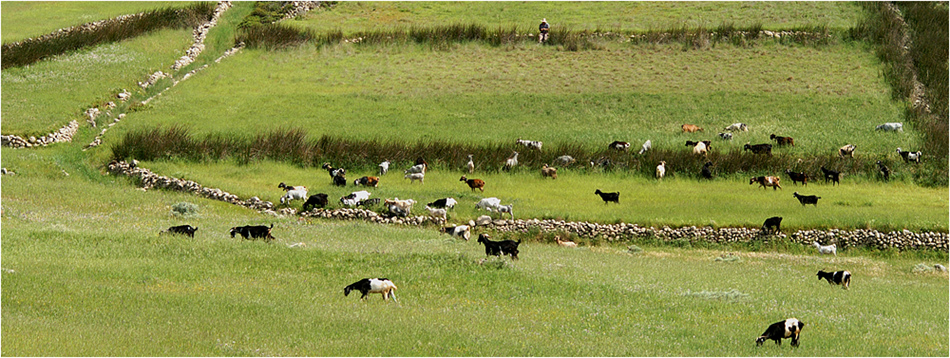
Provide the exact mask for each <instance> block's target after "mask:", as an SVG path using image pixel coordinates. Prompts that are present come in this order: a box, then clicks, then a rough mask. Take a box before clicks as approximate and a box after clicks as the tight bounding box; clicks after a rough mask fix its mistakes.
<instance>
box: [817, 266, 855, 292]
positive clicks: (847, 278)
mask: <svg viewBox="0 0 950 358" xmlns="http://www.w3.org/2000/svg"><path fill="white" fill-rule="evenodd" d="M821 279H825V280H827V281H828V284H829V285H841V286H842V287H841V288H843V289H845V290H847V289H848V288H849V287H851V273H850V272H848V271H834V272H825V271H821V270H818V280H819V281H820V280H821Z"/></svg>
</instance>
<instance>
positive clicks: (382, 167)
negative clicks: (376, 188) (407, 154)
mask: <svg viewBox="0 0 950 358" xmlns="http://www.w3.org/2000/svg"><path fill="white" fill-rule="evenodd" d="M389 164H391V163H390V162H389V159H386V160H384V161H383V162H382V163H379V176H383V175H386V173H388V172H389Z"/></svg>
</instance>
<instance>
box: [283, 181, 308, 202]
mask: <svg viewBox="0 0 950 358" xmlns="http://www.w3.org/2000/svg"><path fill="white" fill-rule="evenodd" d="M281 184H283V183H281ZM292 200H307V187H305V186H295V187H293V189H290V190H287V192H286V193H284V195H283V196H281V197H280V203H281V204H289V203H290V202H291V201H292Z"/></svg>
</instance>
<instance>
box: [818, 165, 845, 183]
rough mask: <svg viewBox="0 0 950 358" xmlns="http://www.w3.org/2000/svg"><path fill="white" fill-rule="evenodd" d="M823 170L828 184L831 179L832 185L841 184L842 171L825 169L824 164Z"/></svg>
mask: <svg viewBox="0 0 950 358" xmlns="http://www.w3.org/2000/svg"><path fill="white" fill-rule="evenodd" d="M821 172H822V173H824V174H825V183H826V184H827V183H828V181H829V180H831V185H832V186H834V185H835V184H838V185H841V182H840V180H841V172H836V171H834V170H829V169H825V167H824V166H822V167H821Z"/></svg>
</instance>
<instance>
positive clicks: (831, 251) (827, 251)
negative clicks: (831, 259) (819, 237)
mask: <svg viewBox="0 0 950 358" xmlns="http://www.w3.org/2000/svg"><path fill="white" fill-rule="evenodd" d="M811 245H812V246H814V247H815V248H816V249H818V253H819V254H822V255H835V256H838V248H837V247H836V246H835V244H831V245H824V246H822V245H821V244H819V243H818V241H815V242H813V243H811Z"/></svg>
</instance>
